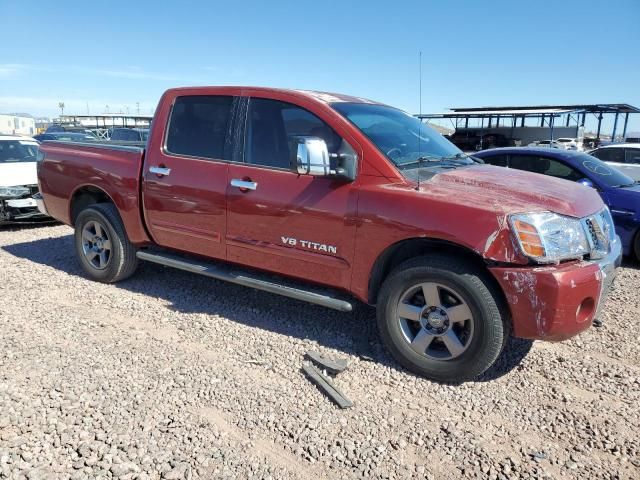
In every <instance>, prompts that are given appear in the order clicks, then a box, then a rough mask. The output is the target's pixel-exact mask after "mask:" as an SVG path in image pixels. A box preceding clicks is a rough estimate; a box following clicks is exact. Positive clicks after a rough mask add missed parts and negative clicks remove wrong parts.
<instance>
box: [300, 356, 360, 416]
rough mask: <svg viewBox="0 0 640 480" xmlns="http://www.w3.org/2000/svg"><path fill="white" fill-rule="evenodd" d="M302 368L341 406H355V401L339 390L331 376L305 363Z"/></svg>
mask: <svg viewBox="0 0 640 480" xmlns="http://www.w3.org/2000/svg"><path fill="white" fill-rule="evenodd" d="M302 370H303V371H304V373H305V374H306V375H307V376H308V377H309V379H310V380H311V381H312V382H313V383H315V384H316V386H317V387H318V388H319V389H320V390H322V391H323V392H324V393H325V394H326V395H327V396H328V397H329V398H330V399H331V400H332V401H333V402H334V403H335V404H336V405H338V406H339V407H340V408H350V407H353V402H352V401H351V400H349V399H348V398H347V397H346V396H345V395H344V394H343V393H342V392H341V391H340V390H338V388H337V387H336V386H335V385H334V384H333V382H332V381H331V380H330V379H329V378H327V377H325V376H324V375H323V374H322V372H321V371H320V370H318V369H317V368H316V367H315V366H313V365H311V364H306V363H305V364H304V365H302Z"/></svg>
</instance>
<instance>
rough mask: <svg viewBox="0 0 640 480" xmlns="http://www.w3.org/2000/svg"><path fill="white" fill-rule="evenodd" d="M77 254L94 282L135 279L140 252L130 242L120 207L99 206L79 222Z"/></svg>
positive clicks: (87, 211) (80, 218) (86, 213)
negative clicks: (137, 254)
mask: <svg viewBox="0 0 640 480" xmlns="http://www.w3.org/2000/svg"><path fill="white" fill-rule="evenodd" d="M75 243H76V254H77V256H78V259H79V261H80V265H81V266H82V268H83V270H84V271H85V272H86V273H87V274H88V275H89V277H91V278H92V279H93V280H98V281H99V282H105V283H113V282H117V281H120V280H124V279H125V278H127V277H129V276H131V275H132V274H133V273H134V272H135V270H136V268H137V266H138V259H137V257H136V248H135V247H134V246H133V244H132V243H131V242H130V241H129V238H128V237H127V234H126V231H125V229H124V225H123V224H122V220H121V219H120V215H119V214H118V210H117V209H116V207H115V206H114V205H112V204H110V203H98V204H95V205H91V206H90V207H88V208H86V209H85V210H83V211H82V212H80V214H79V215H78V218H77V219H76V222H75Z"/></svg>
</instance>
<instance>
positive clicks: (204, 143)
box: [143, 95, 235, 258]
mask: <svg viewBox="0 0 640 480" xmlns="http://www.w3.org/2000/svg"><path fill="white" fill-rule="evenodd" d="M234 104H235V99H234V97H231V96H214V95H189V96H182V97H177V98H176V99H175V102H174V104H173V108H172V111H171V114H170V116H169V122H168V124H167V132H166V137H165V138H166V140H165V141H164V142H163V143H164V144H163V145H162V147H161V148H155V147H154V149H150V150H149V151H148V152H147V158H146V159H145V164H144V172H143V202H144V212H145V216H146V222H147V225H148V227H149V231H150V233H151V236H152V237H153V240H154V241H155V242H156V243H157V244H158V245H162V246H164V247H169V248H175V249H178V250H183V251H187V252H192V253H198V254H201V255H206V256H209V257H215V258H224V257H225V254H226V251H225V246H224V235H225V230H226V198H225V194H226V188H227V170H228V165H229V164H228V163H227V160H229V159H230V157H231V150H232V148H231V142H230V140H229V139H230V138H231V135H229V132H230V130H231V128H232V125H231V123H232V121H231V119H232V111H233V107H234Z"/></svg>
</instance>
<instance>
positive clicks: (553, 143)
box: [529, 140, 565, 150]
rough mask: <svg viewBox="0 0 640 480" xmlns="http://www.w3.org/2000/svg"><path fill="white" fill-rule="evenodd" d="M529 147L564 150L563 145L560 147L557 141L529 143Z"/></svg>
mask: <svg viewBox="0 0 640 480" xmlns="http://www.w3.org/2000/svg"><path fill="white" fill-rule="evenodd" d="M529 146H530V147H543V148H559V149H561V150H564V149H565V148H564V145H562V144H561V143H560V142H558V141H557V140H536V141H535V142H531V143H530V144H529Z"/></svg>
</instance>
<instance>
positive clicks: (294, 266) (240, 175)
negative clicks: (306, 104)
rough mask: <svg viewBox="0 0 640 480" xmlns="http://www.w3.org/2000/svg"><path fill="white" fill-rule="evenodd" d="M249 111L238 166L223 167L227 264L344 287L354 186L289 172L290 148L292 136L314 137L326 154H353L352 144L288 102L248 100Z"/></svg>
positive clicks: (351, 242) (348, 269)
mask: <svg viewBox="0 0 640 480" xmlns="http://www.w3.org/2000/svg"><path fill="white" fill-rule="evenodd" d="M247 111H248V114H247V119H246V123H245V125H246V131H245V132H244V135H243V136H244V139H245V141H244V146H245V148H244V155H243V160H244V163H232V164H230V165H229V183H228V185H227V212H228V213H227V215H228V217H227V218H228V227H227V256H228V259H229V260H230V261H234V262H238V263H242V264H245V265H250V266H253V267H257V268H261V269H265V270H269V271H272V272H278V273H282V274H285V275H289V276H293V277H299V278H304V279H307V280H311V281H315V282H319V283H325V284H331V285H336V286H341V287H344V288H347V287H348V286H349V284H350V276H351V262H352V258H353V249H354V238H355V228H356V223H355V216H356V208H357V193H358V192H357V180H356V181H355V182H347V181H344V180H336V179H331V178H326V177H312V176H308V175H298V174H296V173H293V172H292V171H290V169H289V161H290V153H291V152H290V150H289V149H290V145H291V142H290V140H291V137H293V136H296V135H312V136H317V137H321V138H323V139H324V140H325V141H326V142H327V145H328V147H329V152H330V153H343V154H345V155H354V156H355V155H356V151H357V150H354V148H353V146H352V144H353V142H351V143H349V142H347V141H345V140H344V139H343V138H342V137H340V136H339V135H338V134H337V133H336V132H334V131H333V129H331V128H330V127H329V126H328V125H327V123H325V122H324V121H323V120H321V119H320V118H319V117H318V116H317V115H315V114H313V113H311V112H310V111H309V110H306V109H305V108H302V107H300V106H297V105H294V104H292V103H288V102H284V101H278V100H273V99H266V98H251V99H249V104H248V108H247ZM242 182H246V183H242Z"/></svg>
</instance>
